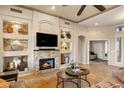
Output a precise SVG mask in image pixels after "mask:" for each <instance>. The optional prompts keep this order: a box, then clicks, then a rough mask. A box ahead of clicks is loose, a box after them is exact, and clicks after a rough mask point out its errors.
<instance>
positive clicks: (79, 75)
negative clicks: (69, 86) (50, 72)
mask: <svg viewBox="0 0 124 93" xmlns="http://www.w3.org/2000/svg"><path fill="white" fill-rule="evenodd" d="M79 70H80V71H79V72H78V71H74V69H71V68H67V69H66V70H65V71H60V72H58V73H57V87H58V85H59V84H62V87H63V88H64V83H65V82H72V83H74V84H75V85H77V87H78V88H81V80H84V81H86V82H87V83H88V84H89V86H91V85H90V82H89V81H88V80H87V75H88V74H89V73H90V72H89V70H88V69H83V68H80V69H79ZM83 76H84V77H85V78H83ZM75 79H76V80H77V81H73V80H75Z"/></svg>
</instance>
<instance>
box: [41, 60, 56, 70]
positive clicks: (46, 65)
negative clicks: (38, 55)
mask: <svg viewBox="0 0 124 93" xmlns="http://www.w3.org/2000/svg"><path fill="white" fill-rule="evenodd" d="M54 67H55V59H54V58H45V59H40V60H39V70H45V69H51V68H54Z"/></svg>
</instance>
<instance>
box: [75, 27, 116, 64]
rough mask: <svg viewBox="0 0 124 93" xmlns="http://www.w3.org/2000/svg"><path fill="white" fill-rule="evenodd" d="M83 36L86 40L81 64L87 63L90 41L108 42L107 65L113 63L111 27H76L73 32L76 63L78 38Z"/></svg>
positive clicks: (113, 33)
mask: <svg viewBox="0 0 124 93" xmlns="http://www.w3.org/2000/svg"><path fill="white" fill-rule="evenodd" d="M80 35H83V36H84V37H85V38H86V42H85V45H84V46H85V51H84V52H85V59H84V62H83V63H89V42H90V41H92V40H108V41H109V43H110V46H109V49H110V50H109V55H110V56H109V58H108V59H109V64H113V63H114V62H115V60H114V57H115V31H114V28H113V27H90V28H87V27H83V26H81V25H77V26H76V29H75V32H74V38H75V39H74V45H75V47H74V50H75V52H74V55H75V56H74V58H75V60H76V61H78V42H77V41H78V36H80Z"/></svg>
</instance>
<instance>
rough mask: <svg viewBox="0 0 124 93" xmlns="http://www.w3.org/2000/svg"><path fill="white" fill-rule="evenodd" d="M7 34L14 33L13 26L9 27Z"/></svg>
mask: <svg viewBox="0 0 124 93" xmlns="http://www.w3.org/2000/svg"><path fill="white" fill-rule="evenodd" d="M7 32H8V33H13V27H12V24H9V25H8V26H7Z"/></svg>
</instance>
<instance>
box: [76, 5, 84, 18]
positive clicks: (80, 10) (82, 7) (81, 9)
mask: <svg viewBox="0 0 124 93" xmlns="http://www.w3.org/2000/svg"><path fill="white" fill-rule="evenodd" d="M85 7H86V5H82V6H81V8H80V9H79V11H78V13H77V16H80V15H81V14H82V12H83V10H84V9H85Z"/></svg>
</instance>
